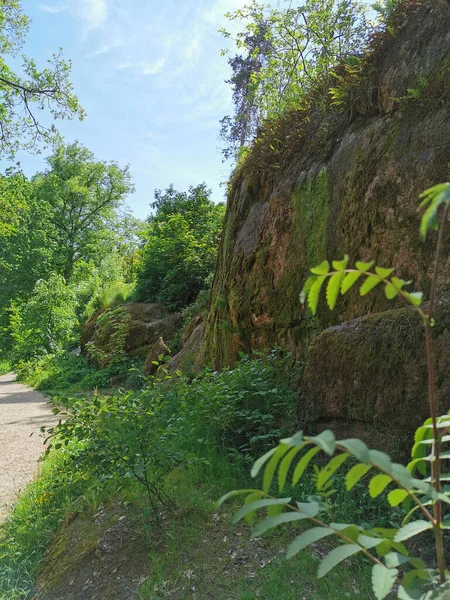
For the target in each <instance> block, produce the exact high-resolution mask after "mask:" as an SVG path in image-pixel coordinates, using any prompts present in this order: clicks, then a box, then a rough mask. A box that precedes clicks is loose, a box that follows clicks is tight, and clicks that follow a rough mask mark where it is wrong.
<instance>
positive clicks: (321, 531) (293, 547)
mask: <svg viewBox="0 0 450 600" xmlns="http://www.w3.org/2000/svg"><path fill="white" fill-rule="evenodd" d="M334 533H335V532H334V531H333V530H332V529H329V528H328V527H313V528H311V529H308V530H307V531H304V532H303V533H301V534H300V535H298V536H297V537H296V538H295V540H294V541H293V542H292V544H290V545H289V546H288V549H287V554H286V557H287V558H292V557H293V556H295V555H296V554H297V553H298V552H300V551H301V550H303V549H304V548H306V547H307V546H310V545H311V544H313V543H314V542H318V541H319V540H321V539H322V538H324V537H327V536H329V535H333V534H334Z"/></svg>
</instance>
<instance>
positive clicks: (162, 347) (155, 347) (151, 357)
mask: <svg viewBox="0 0 450 600" xmlns="http://www.w3.org/2000/svg"><path fill="white" fill-rule="evenodd" d="M168 354H170V350H169V348H168V347H167V346H166V344H165V343H164V340H163V339H162V337H160V338H159V339H157V340H156V342H155V343H154V344H152V346H151V347H150V350H149V351H148V354H147V358H146V359H145V362H144V373H145V374H146V375H153V374H154V373H156V371H157V370H158V367H159V363H160V357H161V356H162V357H164V356H167V355H168ZM155 363H157V364H155Z"/></svg>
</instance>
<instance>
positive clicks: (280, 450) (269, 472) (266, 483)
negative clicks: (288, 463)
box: [263, 444, 289, 494]
mask: <svg viewBox="0 0 450 600" xmlns="http://www.w3.org/2000/svg"><path fill="white" fill-rule="evenodd" d="M288 450H289V446H286V445H285V444H280V445H279V446H278V447H277V449H276V451H275V453H274V454H273V455H272V456H271V458H270V460H269V462H268V463H267V465H266V468H265V471H264V477H263V491H264V493H265V494H268V493H269V490H270V486H271V485H272V480H273V476H274V475H275V471H276V468H277V465H278V463H279V462H280V460H281V459H282V458H283V456H284V455H285V454H286V452H287V451H288Z"/></svg>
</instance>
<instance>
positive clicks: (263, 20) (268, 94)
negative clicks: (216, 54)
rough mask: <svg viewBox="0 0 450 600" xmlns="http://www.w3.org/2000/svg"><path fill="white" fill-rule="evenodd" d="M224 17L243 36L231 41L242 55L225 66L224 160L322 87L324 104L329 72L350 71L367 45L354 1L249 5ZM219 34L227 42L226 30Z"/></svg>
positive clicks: (366, 30) (360, 12) (359, 9)
mask: <svg viewBox="0 0 450 600" xmlns="http://www.w3.org/2000/svg"><path fill="white" fill-rule="evenodd" d="M226 16H227V17H228V19H229V20H230V21H232V22H233V23H235V22H237V23H239V24H242V25H243V30H242V31H240V32H238V33H237V35H236V36H235V42H236V45H237V48H238V51H240V52H242V54H238V55H236V56H235V57H233V58H231V59H229V61H228V62H229V64H230V66H231V67H232V70H233V75H232V78H231V80H230V83H231V84H232V86H233V100H234V105H235V114H234V116H233V117H225V118H224V119H223V120H222V133H221V135H222V138H223V139H224V140H225V141H226V142H227V143H228V147H227V148H226V149H225V152H224V153H225V156H229V155H230V154H232V153H233V150H234V151H236V150H237V149H238V148H239V147H242V146H243V145H244V144H245V143H246V142H248V141H251V140H252V139H253V136H254V134H255V133H256V131H257V129H258V127H259V126H260V125H261V122H262V121H263V120H264V119H268V118H269V119H270V118H272V117H274V116H279V115H280V114H281V113H283V112H284V111H286V110H288V109H290V108H294V109H297V108H298V107H299V105H300V104H301V103H302V101H303V100H304V99H305V98H306V97H307V94H308V92H310V91H311V90H312V89H313V88H317V86H320V85H321V84H323V83H324V82H325V84H324V85H325V87H324V89H323V91H322V98H323V100H324V101H326V98H327V95H328V89H329V83H328V77H329V75H330V74H331V73H332V71H333V68H334V67H335V66H336V65H337V64H338V63H339V64H343V65H344V68H345V65H347V64H348V65H349V67H350V68H351V67H352V65H353V64H354V63H353V62H352V61H354V59H357V58H358V57H360V56H362V54H363V50H364V48H365V47H366V45H367V41H368V34H369V27H368V24H367V23H366V18H365V7H364V5H363V3H361V2H359V1H357V0H343V1H339V2H334V0H306V2H302V3H301V4H300V3H297V2H294V3H290V5H289V7H286V8H272V7H271V6H269V5H264V4H261V3H259V2H252V3H251V4H250V3H249V4H248V5H247V6H244V7H243V8H242V9H239V10H237V11H236V12H234V13H229V14H228V15H226ZM222 34H223V35H224V36H225V37H226V38H230V37H231V34H230V33H229V32H228V31H226V30H225V29H224V30H222ZM224 54H226V52H224ZM334 89H335V90H336V88H334ZM334 94H335V101H339V102H343V98H342V97H341V95H340V96H339V97H338V96H337V92H336V91H335V92H334ZM316 103H317V102H316ZM315 108H316V109H317V108H318V107H317V106H316V107H315Z"/></svg>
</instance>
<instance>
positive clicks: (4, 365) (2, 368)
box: [0, 359, 11, 375]
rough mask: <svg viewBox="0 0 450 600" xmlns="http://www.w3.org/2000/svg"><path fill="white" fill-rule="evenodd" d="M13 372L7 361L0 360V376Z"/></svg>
mask: <svg viewBox="0 0 450 600" xmlns="http://www.w3.org/2000/svg"><path fill="white" fill-rule="evenodd" d="M10 371H11V365H10V364H9V361H8V360H6V359H3V360H0V375H6V373H9V372H10Z"/></svg>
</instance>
